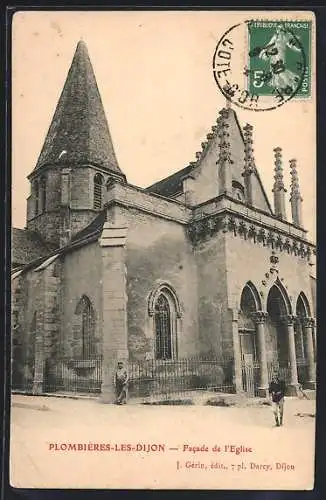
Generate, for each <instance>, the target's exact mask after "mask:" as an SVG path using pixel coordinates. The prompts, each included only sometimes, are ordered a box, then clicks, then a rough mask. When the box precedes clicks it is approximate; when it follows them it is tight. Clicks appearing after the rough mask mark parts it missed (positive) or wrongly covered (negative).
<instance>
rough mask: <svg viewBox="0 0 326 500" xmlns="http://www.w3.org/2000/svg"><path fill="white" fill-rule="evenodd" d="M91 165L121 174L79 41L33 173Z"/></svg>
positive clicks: (94, 85)
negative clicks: (59, 166) (50, 167)
mask: <svg viewBox="0 0 326 500" xmlns="http://www.w3.org/2000/svg"><path fill="white" fill-rule="evenodd" d="M67 163H68V164H69V163H73V164H75V165H78V164H79V163H82V164H85V163H90V164H94V165H96V166H99V167H102V168H105V169H108V170H109V171H113V172H115V173H118V174H120V175H121V174H122V172H121V170H120V168H119V166H118V162H117V158H116V155H115V152H114V148H113V143H112V139H111V135H110V131H109V127H108V123H107V120H106V117H105V112H104V109H103V104H102V100H101V96H100V93H99V90H98V87H97V83H96V79H95V75H94V71H93V68H92V64H91V61H90V59H89V55H88V51H87V47H86V45H85V43H84V42H82V41H80V42H79V43H78V45H77V49H76V52H75V55H74V58H73V61H72V64H71V66H70V69H69V73H68V76H67V79H66V82H65V85H64V88H63V91H62V93H61V96H60V99H59V102H58V104H57V107H56V110H55V113H54V116H53V119H52V122H51V125H50V128H49V131H48V134H47V136H46V139H45V142H44V145H43V148H42V151H41V154H40V156H39V159H38V161H37V165H36V167H35V169H34V171H35V170H38V169H41V168H42V167H44V166H45V165H48V164H51V165H53V164H67Z"/></svg>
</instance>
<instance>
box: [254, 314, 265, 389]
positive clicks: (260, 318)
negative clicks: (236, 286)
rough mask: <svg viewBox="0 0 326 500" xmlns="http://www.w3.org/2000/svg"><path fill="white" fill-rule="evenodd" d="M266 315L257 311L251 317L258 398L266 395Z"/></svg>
mask: <svg viewBox="0 0 326 500" xmlns="http://www.w3.org/2000/svg"><path fill="white" fill-rule="evenodd" d="M266 318H267V313H265V312H263V311H257V312H256V313H254V315H253V319H254V322H255V323H256V334H257V350H258V352H257V355H258V361H259V387H258V394H259V397H261V398H264V397H266V396H267V395H268V370H267V354H266V341H265V322H266Z"/></svg>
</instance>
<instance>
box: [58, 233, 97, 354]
mask: <svg viewBox="0 0 326 500" xmlns="http://www.w3.org/2000/svg"><path fill="white" fill-rule="evenodd" d="M101 284H102V261H101V249H100V247H99V245H98V243H97V242H95V243H90V244H88V245H87V246H83V247H81V248H78V249H76V250H74V251H73V252H70V253H68V254H66V255H65V257H64V262H63V279H62V345H63V349H62V355H64V356H73V353H74V346H75V343H76V333H77V332H74V325H75V326H76V322H75V311H76V307H77V304H78V302H79V301H80V299H81V297H82V296H83V295H86V296H87V297H88V298H89V300H90V301H91V304H92V306H93V308H94V312H95V341H96V346H97V352H98V353H99V354H100V353H101V342H102V316H101V309H102V299H101Z"/></svg>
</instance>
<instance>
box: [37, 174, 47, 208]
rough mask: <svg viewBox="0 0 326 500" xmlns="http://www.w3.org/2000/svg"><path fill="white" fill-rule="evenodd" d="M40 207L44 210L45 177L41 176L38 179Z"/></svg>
mask: <svg viewBox="0 0 326 500" xmlns="http://www.w3.org/2000/svg"><path fill="white" fill-rule="evenodd" d="M39 201H40V209H41V212H45V208H46V178H45V177H42V178H41V180H40V200H39Z"/></svg>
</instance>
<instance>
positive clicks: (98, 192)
mask: <svg viewBox="0 0 326 500" xmlns="http://www.w3.org/2000/svg"><path fill="white" fill-rule="evenodd" d="M103 183H104V179H103V176H102V175H101V174H96V175H95V176H94V201H93V206H94V208H95V209H96V210H99V209H101V208H102V201H103V200H102V198H103Z"/></svg>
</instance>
